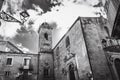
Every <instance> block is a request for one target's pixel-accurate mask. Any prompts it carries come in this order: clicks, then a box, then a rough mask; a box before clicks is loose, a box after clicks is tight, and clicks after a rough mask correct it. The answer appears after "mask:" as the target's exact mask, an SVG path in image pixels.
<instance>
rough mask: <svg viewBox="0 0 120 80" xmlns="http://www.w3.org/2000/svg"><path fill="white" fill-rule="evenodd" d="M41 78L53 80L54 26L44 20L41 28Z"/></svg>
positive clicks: (42, 79) (39, 62)
mask: <svg viewBox="0 0 120 80" xmlns="http://www.w3.org/2000/svg"><path fill="white" fill-rule="evenodd" d="M38 33H39V47H38V48H39V49H38V50H39V53H38V54H39V59H38V60H39V61H38V64H39V79H41V80H53V72H54V69H53V52H52V27H51V26H50V25H49V24H48V23H46V22H44V23H43V24H41V26H40V28H39V31H38Z"/></svg>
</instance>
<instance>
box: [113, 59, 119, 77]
mask: <svg viewBox="0 0 120 80" xmlns="http://www.w3.org/2000/svg"><path fill="white" fill-rule="evenodd" d="M114 62H115V68H116V71H117V74H118V77H119V79H120V59H118V58H117V59H115V61H114Z"/></svg>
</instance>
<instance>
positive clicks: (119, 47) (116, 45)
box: [102, 39, 120, 52]
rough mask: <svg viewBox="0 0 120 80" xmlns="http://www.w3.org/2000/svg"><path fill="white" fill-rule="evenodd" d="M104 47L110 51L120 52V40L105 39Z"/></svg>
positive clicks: (103, 41)
mask: <svg viewBox="0 0 120 80" xmlns="http://www.w3.org/2000/svg"><path fill="white" fill-rule="evenodd" d="M102 45H103V49H104V50H105V51H109V52H120V40H116V39H103V40H102Z"/></svg>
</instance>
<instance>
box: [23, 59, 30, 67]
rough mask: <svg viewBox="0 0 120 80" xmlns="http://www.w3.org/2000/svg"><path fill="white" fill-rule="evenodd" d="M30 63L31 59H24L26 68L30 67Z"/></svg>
mask: <svg viewBox="0 0 120 80" xmlns="http://www.w3.org/2000/svg"><path fill="white" fill-rule="evenodd" d="M29 63H30V59H29V58H24V66H28V65H29Z"/></svg>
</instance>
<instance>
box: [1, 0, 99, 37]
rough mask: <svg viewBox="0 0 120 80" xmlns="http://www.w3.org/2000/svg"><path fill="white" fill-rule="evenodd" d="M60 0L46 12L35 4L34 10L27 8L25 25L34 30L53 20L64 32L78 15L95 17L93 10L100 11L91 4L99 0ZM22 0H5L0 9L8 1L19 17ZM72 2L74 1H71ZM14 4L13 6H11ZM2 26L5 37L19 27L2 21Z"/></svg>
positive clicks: (6, 4) (10, 35) (4, 6)
mask: <svg viewBox="0 0 120 80" xmlns="http://www.w3.org/2000/svg"><path fill="white" fill-rule="evenodd" d="M74 1H75V0H60V1H59V2H61V3H62V5H60V6H55V7H53V8H52V9H51V11H48V12H47V13H44V14H42V15H40V14H41V13H43V11H42V9H41V8H40V7H39V6H37V5H33V7H34V8H35V10H32V9H29V10H27V12H28V13H29V14H30V18H29V19H28V21H27V22H26V23H25V27H26V28H29V27H30V26H32V27H31V28H32V29H33V30H35V31H37V30H38V28H39V27H40V25H41V24H42V23H43V22H48V23H52V22H55V23H56V24H57V28H62V29H61V33H60V34H64V33H65V32H66V31H67V29H68V28H69V27H70V26H71V25H72V24H73V22H74V21H75V20H76V18H77V17H78V16H82V17H83V16H84V17H86V16H87V17H96V15H95V12H101V11H100V8H94V7H92V5H94V4H97V3H98V2H99V0H76V2H74ZM22 2H23V0H21V1H20V0H10V1H8V0H6V3H5V4H4V5H3V7H2V9H3V10H7V9H8V7H9V6H8V3H10V4H11V6H12V9H13V12H14V11H18V12H16V14H15V15H13V16H14V17H16V18H17V19H20V17H19V12H20V11H22V8H21V5H22ZM73 2H74V3H73ZM13 6H14V7H13ZM30 20H32V21H33V22H34V24H32V25H29V24H28V23H29V21H30ZM2 23H4V24H2V26H1V28H0V34H1V35H4V36H6V37H14V36H15V35H16V34H17V31H16V30H17V29H20V27H21V26H20V25H19V24H18V23H8V22H6V23H5V22H3V21H2Z"/></svg>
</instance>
